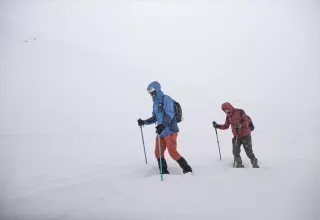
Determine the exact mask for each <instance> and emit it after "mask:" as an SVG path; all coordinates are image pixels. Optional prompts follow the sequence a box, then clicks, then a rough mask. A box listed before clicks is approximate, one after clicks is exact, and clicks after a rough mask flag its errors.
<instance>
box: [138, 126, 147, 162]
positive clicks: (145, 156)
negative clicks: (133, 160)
mask: <svg viewBox="0 0 320 220" xmlns="http://www.w3.org/2000/svg"><path fill="white" fill-rule="evenodd" d="M140 129H141V137H142V144H143V150H144V158H145V160H146V164H147V155H146V148H145V146H144V138H143V132H142V126H140Z"/></svg>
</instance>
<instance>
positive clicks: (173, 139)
mask: <svg viewBox="0 0 320 220" xmlns="http://www.w3.org/2000/svg"><path fill="white" fill-rule="evenodd" d="M177 136H178V133H173V134H169V135H167V136H164V137H161V138H160V145H161V156H162V157H164V152H165V150H166V148H168V151H169V155H170V156H171V157H172V159H174V160H179V159H180V157H181V156H180V154H179V153H178V151H177ZM158 143H159V141H158V135H157V136H156V147H155V149H154V153H155V155H156V158H157V159H159V158H160V156H159V148H158Z"/></svg>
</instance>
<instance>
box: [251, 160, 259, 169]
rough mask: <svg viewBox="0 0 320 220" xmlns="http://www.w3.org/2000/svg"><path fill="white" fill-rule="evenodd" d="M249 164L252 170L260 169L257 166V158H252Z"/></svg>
mask: <svg viewBox="0 0 320 220" xmlns="http://www.w3.org/2000/svg"><path fill="white" fill-rule="evenodd" d="M251 164H252V167H253V168H260V167H259V165H258V160H257V158H254V159H252V160H251Z"/></svg>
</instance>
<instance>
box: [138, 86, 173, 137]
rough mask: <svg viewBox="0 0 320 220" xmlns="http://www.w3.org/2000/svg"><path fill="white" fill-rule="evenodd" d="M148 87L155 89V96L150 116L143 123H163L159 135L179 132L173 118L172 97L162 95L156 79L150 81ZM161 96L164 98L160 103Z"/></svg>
mask: <svg viewBox="0 0 320 220" xmlns="http://www.w3.org/2000/svg"><path fill="white" fill-rule="evenodd" d="M149 87H152V88H154V89H155V90H156V92H157V96H156V97H155V98H154V99H153V111H152V117H151V118H149V119H147V120H145V121H144V122H145V124H146V125H150V124H153V123H156V122H157V124H158V125H159V124H163V125H164V126H165V128H164V129H163V131H162V132H161V134H160V137H164V136H167V135H169V134H172V133H176V132H179V127H178V123H177V120H176V118H175V112H174V102H173V99H172V98H171V97H170V96H168V95H165V96H164V94H163V92H162V91H161V86H160V84H159V83H158V82H157V81H154V82H152V83H150V84H149V86H148V88H149ZM163 96H164V98H163V103H162V97H163Z"/></svg>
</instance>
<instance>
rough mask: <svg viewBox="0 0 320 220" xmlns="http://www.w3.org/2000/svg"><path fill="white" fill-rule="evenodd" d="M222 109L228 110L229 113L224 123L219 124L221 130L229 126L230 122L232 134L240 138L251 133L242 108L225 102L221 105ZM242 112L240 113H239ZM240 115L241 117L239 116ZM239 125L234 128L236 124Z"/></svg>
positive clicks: (247, 119)
mask: <svg viewBox="0 0 320 220" xmlns="http://www.w3.org/2000/svg"><path fill="white" fill-rule="evenodd" d="M221 108H222V110H223V111H226V110H229V111H230V113H229V114H228V115H227V117H226V122H225V123H224V125H219V128H220V129H221V130H226V129H228V128H229V126H230V124H231V128H232V133H233V135H234V136H238V138H242V137H244V136H247V135H249V134H251V130H250V128H249V118H248V117H247V115H246V113H245V112H244V111H243V110H242V109H236V108H234V107H233V106H232V105H231V104H230V103H229V102H225V103H223V104H222V106H221ZM241 112H242V115H240V113H241ZM240 116H241V117H240ZM237 123H238V124H239V125H240V128H238V129H236V126H235V125H236V124H237Z"/></svg>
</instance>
